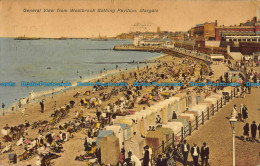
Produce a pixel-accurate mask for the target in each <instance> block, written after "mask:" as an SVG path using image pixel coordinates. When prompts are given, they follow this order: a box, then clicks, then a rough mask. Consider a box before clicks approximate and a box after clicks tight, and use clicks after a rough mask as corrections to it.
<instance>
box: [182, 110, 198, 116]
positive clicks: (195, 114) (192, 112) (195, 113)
mask: <svg viewBox="0 0 260 166" xmlns="http://www.w3.org/2000/svg"><path fill="white" fill-rule="evenodd" d="M185 114H193V116H194V118H196V116H197V112H196V111H186V112H185Z"/></svg>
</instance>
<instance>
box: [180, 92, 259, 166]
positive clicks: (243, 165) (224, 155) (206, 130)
mask: <svg viewBox="0 0 260 166" xmlns="http://www.w3.org/2000/svg"><path fill="white" fill-rule="evenodd" d="M259 96H260V88H252V93H251V94H247V95H246V98H245V99H244V98H236V99H234V100H232V101H231V102H229V103H228V104H227V105H226V106H225V107H224V108H223V109H222V110H221V111H219V112H218V113H217V114H216V115H215V116H213V117H211V119H210V120H209V121H207V122H206V124H205V125H203V126H201V127H200V128H199V130H198V131H195V132H194V133H192V135H191V136H190V137H187V141H188V143H189V144H190V145H191V146H192V145H193V143H197V145H198V146H199V147H201V146H202V143H203V142H206V143H207V144H208V146H209V148H210V156H209V163H210V165H211V166H231V165H232V134H231V133H232V132H231V127H230V124H229V119H228V118H229V117H230V114H231V111H232V107H233V105H234V104H236V105H237V107H238V109H240V104H241V103H244V104H246V106H247V108H248V112H249V118H248V119H247V122H248V123H249V124H250V125H251V123H252V121H256V123H257V125H258V124H259V122H260V102H259V99H258V98H259ZM244 125H245V123H243V122H237V124H236V137H237V138H236V165H237V166H256V165H258V164H259V165H260V155H259V154H260V143H257V142H243V141H241V140H240V139H239V138H238V137H239V136H242V135H243V126H244ZM250 136H251V131H250ZM257 139H258V132H257ZM188 161H189V165H192V157H191V155H190V154H189V158H188ZM199 162H200V160H199ZM179 165H182V164H181V163H177V166H179Z"/></svg>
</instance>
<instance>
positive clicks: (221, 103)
mask: <svg viewBox="0 0 260 166" xmlns="http://www.w3.org/2000/svg"><path fill="white" fill-rule="evenodd" d="M220 108H223V98H222V97H221V99H220Z"/></svg>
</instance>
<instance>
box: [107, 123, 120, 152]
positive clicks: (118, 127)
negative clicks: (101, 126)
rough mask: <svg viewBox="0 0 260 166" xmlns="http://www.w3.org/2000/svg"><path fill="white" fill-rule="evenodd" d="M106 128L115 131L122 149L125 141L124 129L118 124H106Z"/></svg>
mask: <svg viewBox="0 0 260 166" xmlns="http://www.w3.org/2000/svg"><path fill="white" fill-rule="evenodd" d="M105 130H112V131H113V132H114V134H115V136H116V137H117V138H118V139H119V147H120V149H121V148H122V147H123V145H122V143H123V142H124V130H123V129H122V128H121V127H120V126H118V125H112V126H106V127H105Z"/></svg>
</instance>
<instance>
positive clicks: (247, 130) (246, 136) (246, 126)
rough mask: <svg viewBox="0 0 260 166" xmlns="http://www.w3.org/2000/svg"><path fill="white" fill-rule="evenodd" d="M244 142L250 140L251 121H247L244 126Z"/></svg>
mask: <svg viewBox="0 0 260 166" xmlns="http://www.w3.org/2000/svg"><path fill="white" fill-rule="evenodd" d="M243 129H244V134H243V135H244V137H245V139H244V142H246V141H248V137H249V123H246V125H245V126H244V128H243Z"/></svg>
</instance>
